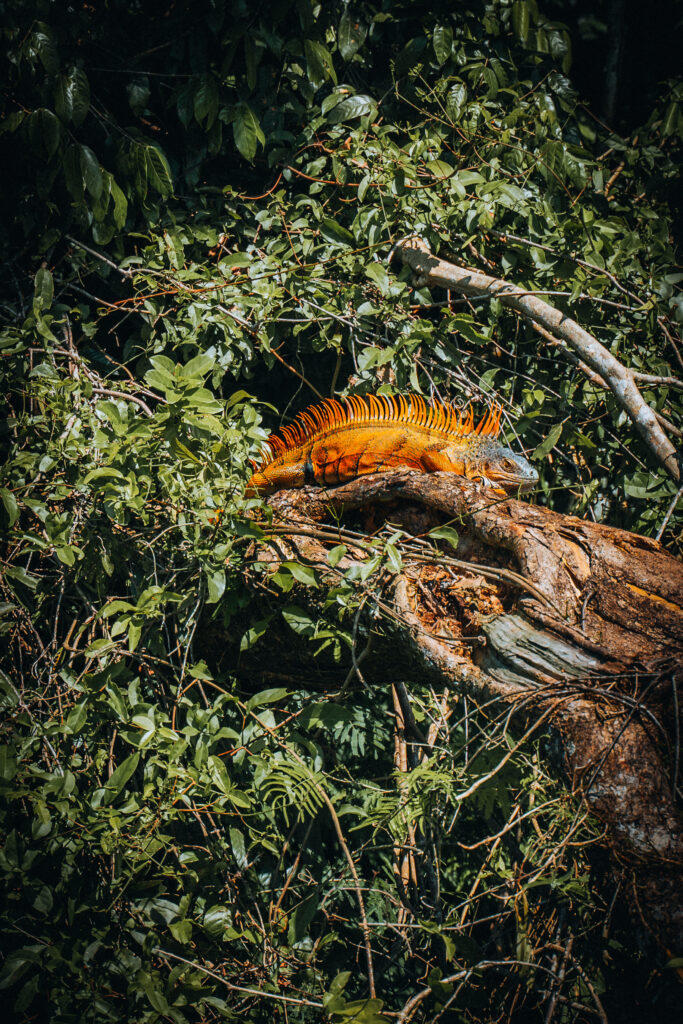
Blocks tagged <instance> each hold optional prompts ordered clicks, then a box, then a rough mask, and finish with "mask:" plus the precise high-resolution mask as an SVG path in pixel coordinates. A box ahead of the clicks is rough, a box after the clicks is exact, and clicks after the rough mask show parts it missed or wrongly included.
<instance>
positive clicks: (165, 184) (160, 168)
mask: <svg viewBox="0 0 683 1024" xmlns="http://www.w3.org/2000/svg"><path fill="white" fill-rule="evenodd" d="M145 153H146V154H147V180H148V181H149V183H150V185H152V187H153V188H155V189H156V190H157V192H158V193H159V195H162V196H169V195H171V193H172V192H173V178H172V176H171V168H170V167H169V166H168V161H167V159H166V157H165V155H164V154H163V153H162V151H161V150H160V149H158V148H157V147H156V146H147V147H146V149H145Z"/></svg>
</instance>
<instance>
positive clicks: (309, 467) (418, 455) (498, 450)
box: [246, 395, 538, 497]
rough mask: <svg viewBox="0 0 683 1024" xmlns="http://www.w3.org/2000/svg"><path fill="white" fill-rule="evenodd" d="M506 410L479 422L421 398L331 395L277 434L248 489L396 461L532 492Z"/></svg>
mask: <svg viewBox="0 0 683 1024" xmlns="http://www.w3.org/2000/svg"><path fill="white" fill-rule="evenodd" d="M501 413H502V409H501V407H500V406H493V407H492V408H491V409H490V410H489V411H488V412H487V413H486V414H485V415H484V417H483V418H482V420H481V421H480V423H479V424H478V425H477V426H476V427H475V426H474V414H473V412H472V409H471V408H469V409H468V410H467V412H465V413H463V412H462V411H459V410H457V409H455V408H453V407H452V406H448V405H444V404H443V403H442V402H437V401H433V402H427V401H426V400H425V399H424V398H423V397H422V396H421V395H407V396H405V395H397V396H394V397H389V396H384V395H382V396H376V395H368V396H366V397H360V396H358V395H351V396H350V397H349V398H346V399H345V400H344V402H343V403H342V402H339V401H337V400H336V399H334V398H328V399H325V401H324V402H322V403H321V404H320V405H313V406H310V407H309V408H308V409H305V410H304V411H303V412H300V413H299V414H298V416H297V419H296V421H295V422H294V423H293V424H291V425H290V426H287V427H282V429H281V430H280V432H279V434H271V436H270V437H269V438H268V441H267V445H266V451H265V452H264V457H263V460H262V462H261V464H260V465H258V466H257V465H256V464H254V469H255V471H254V474H253V476H252V477H251V480H250V481H249V483H248V485H247V490H246V494H247V496H248V497H252V496H255V495H257V494H261V495H263V494H270V493H272V492H273V491H277V490H281V489H283V488H288V487H303V486H304V484H318V485H320V486H324V487H335V486H337V485H339V484H343V483H346V482H348V481H349V480H354V479H355V478H356V477H359V476H364V475H365V474H367V473H381V472H384V471H387V470H389V469H394V468H396V467H397V466H408V467H410V468H411V469H418V470H421V471H422V472H424V473H433V472H436V471H446V472H451V473H457V474H458V475H459V476H465V477H468V478H469V479H470V480H477V481H479V482H481V483H483V484H485V485H487V486H489V487H492V488H493V489H494V490H495V491H496V492H497V493H499V494H508V493H514V492H516V491H528V490H531V489H532V488H533V487H534V486H535V485H536V483H537V482H538V473H537V472H536V470H535V469H534V468H533V467H532V466H530V465H529V463H528V462H527V460H526V459H525V458H524V457H523V456H521V455H516V454H515V453H514V452H513V451H511V450H510V449H509V448H506V447H505V446H504V445H502V444H501V443H500V442H499V441H498V440H497V437H498V434H499V433H500V418H501Z"/></svg>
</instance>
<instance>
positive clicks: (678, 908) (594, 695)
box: [258, 469, 683, 953]
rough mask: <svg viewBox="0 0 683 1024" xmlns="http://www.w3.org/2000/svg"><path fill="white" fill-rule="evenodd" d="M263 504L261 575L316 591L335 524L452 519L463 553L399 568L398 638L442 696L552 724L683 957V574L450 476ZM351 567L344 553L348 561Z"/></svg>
mask: <svg viewBox="0 0 683 1024" xmlns="http://www.w3.org/2000/svg"><path fill="white" fill-rule="evenodd" d="M269 500H270V504H271V506H272V508H273V514H274V518H273V525H272V528H271V529H272V533H273V535H277V540H276V541H269V542H267V543H266V544H264V546H263V547H262V549H261V550H260V551H259V553H258V558H259V561H270V562H271V563H272V564H273V565H274V566H275V565H276V564H277V563H278V562H279V561H280V560H282V559H283V558H292V557H295V558H298V559H300V560H302V561H304V562H307V563H308V564H312V565H314V566H316V567H317V569H318V570H319V572H320V574H321V576H322V578H323V579H326V578H328V577H329V576H330V572H331V570H330V567H329V563H328V560H327V550H328V549H329V547H332V546H334V544H335V543H338V541H336V540H334V539H332V533H331V536H330V541H329V543H328V542H327V541H326V539H325V531H324V530H322V531H321V529H320V524H323V523H325V522H327V521H328V520H329V518H330V516H331V515H334V516H335V517H337V516H339V515H340V514H342V515H343V514H344V513H346V512H351V511H353V510H358V509H369V508H376V507H377V506H379V505H383V504H384V505H386V504H387V503H392V509H391V518H392V521H394V522H395V521H401V517H402V516H403V520H402V521H403V523H404V525H407V524H412V526H413V529H412V531H411V532H413V533H423V532H424V531H425V530H428V529H429V528H430V527H431V526H434V525H436V522H437V521H444V520H447V521H452V520H455V521H456V522H455V525H456V527H457V530H458V533H459V535H460V540H459V543H458V549H457V551H456V552H454V553H453V552H452V549H449V550H448V551H446V549H444V552H443V555H441V554H439V552H436V551H434V549H433V548H431V551H430V548H429V547H423V549H422V551H423V554H422V556H421V557H419V558H418V557H417V556H416V557H415V559H414V560H413V559H412V556H411V553H410V552H411V551H414V550H415V548H412V547H410V546H409V548H408V549H407V552H406V554H404V558H403V572H402V573H401V574H400V575H399V576H398V577H393V582H392V583H391V584H388V587H390V589H388V590H387V592H386V593H385V594H384V595H383V602H384V603H385V605H386V606H388V607H390V608H391V609H392V616H391V618H392V620H393V629H394V630H395V632H396V634H397V636H398V637H399V638H400V640H401V643H402V645H403V646H404V649H405V650H406V651H408V652H409V653H410V656H411V657H412V659H413V660H414V661H417V662H418V663H419V665H420V666H421V668H422V669H423V670H426V671H428V672H429V673H430V674H431V675H433V676H436V677H438V678H439V680H440V681H441V683H442V684H446V685H448V686H450V687H452V688H458V689H461V690H464V691H467V692H470V693H473V694H477V695H481V696H482V697H485V698H491V697H496V698H498V699H500V700H502V701H506V702H509V704H510V705H513V706H514V705H517V706H519V708H520V713H522V714H524V716H525V717H526V719H530V718H532V719H533V717H534V716H537V717H542V718H543V719H544V720H546V721H548V722H550V723H551V724H552V726H553V727H554V729H555V730H556V731H557V733H558V734H559V736H560V737H561V739H562V747H563V752H564V759H565V767H566V772H567V775H568V778H569V780H570V783H571V785H572V787H573V788H574V789H575V790H576V791H577V792H580V793H581V794H582V796H583V798H584V799H585V800H586V801H587V803H588V804H589V806H590V807H591V809H592V810H593V811H594V812H595V814H596V815H597V816H599V817H600V819H601V820H602V821H603V822H604V824H605V827H606V833H607V837H608V842H609V845H610V848H611V851H612V854H613V862H614V866H615V871H617V872H619V873H621V874H622V876H623V875H625V876H627V879H628V883H629V886H628V887H626V888H628V891H629V893H630V896H631V899H630V901H629V902H630V906H631V909H632V911H633V913H634V915H635V917H636V918H637V919H638V920H639V921H640V922H641V923H643V924H645V925H646V926H647V928H648V929H649V930H650V932H651V933H652V935H653V936H654V937H655V939H656V940H657V941H658V942H659V943H660V944H661V945H662V946H663V947H664V948H665V949H666V950H668V951H670V952H677V953H681V952H683V832H682V830H681V820H680V817H679V814H678V812H677V810H676V807H675V800H674V794H675V780H674V781H673V782H672V777H671V776H672V765H673V766H676V767H675V768H674V769H673V770H674V771H676V770H677V765H678V755H677V752H676V751H677V744H678V734H679V730H678V728H677V725H676V722H675V721H674V719H675V717H676V715H677V713H678V710H677V709H678V701H677V699H676V695H675V686H676V667H677V664H678V662H679V661H680V655H681V650H682V648H683V564H681V562H679V561H678V560H677V559H675V558H673V557H672V556H671V555H669V554H667V552H666V551H664V550H663V548H662V547H661V545H660V544H659V543H658V542H656V541H652V540H649V539H648V538H646V537H640V536H637V535H635V534H631V533H628V532H626V531H624V530H619V529H614V528H611V527H608V526H603V525H601V524H597V523H590V522H585V521H583V520H580V519H576V518H574V517H572V516H564V515H560V514H558V513H555V512H552V511H549V510H548V509H543V508H538V507H535V506H532V505H528V504H526V503H524V502H521V501H517V500H515V499H512V498H504V499H501V498H499V497H496V496H493V495H492V494H491V492H490V491H486V490H483V489H482V488H480V487H479V486H477V485H475V484H473V483H471V482H470V481H468V480H465V479H463V478H461V477H457V476H454V475H453V474H449V473H433V474H429V475H423V474H421V473H418V472H415V471H412V470H403V469H401V470H396V471H393V472H391V473H386V474H381V475H380V474H376V475H372V476H365V477H361V478H359V479H358V480H355V481H353V482H352V483H349V484H346V485H344V486H342V487H338V488H336V489H334V490H331V491H324V492H323V491H321V490H319V489H316V488H304V489H302V490H300V491H282V492H280V493H279V494H275V495H273V496H272V497H271V498H270V499H269ZM415 506H419V508H418V509H416V507H415ZM420 517H422V519H420ZM430 517H431V518H430ZM437 517H438V519H437ZM416 523H418V525H419V528H417V529H416V528H415V524H416ZM446 547H448V546H447V545H446ZM453 554H454V555H455V558H453V557H450V556H451V555H453ZM425 556H427V557H425ZM358 557H362V554H359V553H358V552H354V551H353V550H349V552H348V555H347V560H353V559H354V558H355V559H357V558H358ZM474 635H476V636H478V637H479V643H478V644H473V643H472V642H471V638H472V637H473V636H474ZM672 750H674V754H673V756H669V755H671V751H672ZM667 761H670V762H671V764H668V763H667ZM626 888H625V889H624V890H622V891H626Z"/></svg>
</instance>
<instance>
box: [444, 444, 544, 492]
mask: <svg viewBox="0 0 683 1024" xmlns="http://www.w3.org/2000/svg"><path fill="white" fill-rule="evenodd" d="M440 456H441V460H443V459H447V460H448V461H449V462H450V463H451V465H452V468H453V472H455V473H460V474H461V475H462V476H466V477H468V478H469V479H470V480H475V481H477V482H478V483H482V484H483V485H484V486H485V487H491V488H492V489H493V490H495V491H496V492H497V493H498V494H516V493H517V492H522V493H524V492H526V491H531V490H533V488H534V487H535V486H536V484H537V483H538V473H537V472H536V470H535V469H534V467H533V466H532V465H531V464H530V463H529V462H527V460H526V459H525V458H524V456H523V455H517V454H516V453H515V452H513V451H512V449H511V448H506V447H505V446H504V445H502V444H500V442H498V441H496V440H495V438H492V437H487V436H485V435H484V436H481V435H477V434H470V435H469V436H467V437H464V438H461V439H458V441H456V442H455V443H454V444H452V445H446V446H445V447H444V448H442V450H441V452H440ZM439 468H441V469H446V466H444V465H443V463H442V465H441V466H439ZM449 468H450V467H449Z"/></svg>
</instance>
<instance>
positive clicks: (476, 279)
mask: <svg viewBox="0 0 683 1024" xmlns="http://www.w3.org/2000/svg"><path fill="white" fill-rule="evenodd" d="M394 255H395V256H398V257H399V258H400V259H401V260H402V262H403V263H405V264H406V265H407V266H409V267H410V268H411V269H412V270H413V271H414V273H415V275H416V279H417V281H416V283H417V285H418V286H419V287H423V286H424V285H438V286H439V287H441V288H446V289H448V290H451V291H456V292H460V293H461V294H463V295H469V296H489V297H491V298H497V299H500V301H501V302H502V303H503V305H505V306H510V307H511V308H512V309H515V310H517V312H518V313H521V314H522V315H523V316H526V317H528V318H529V319H530V320H533V321H534V323H536V324H539V325H540V326H541V327H543V328H544V329H545V330H546V331H549V332H550V333H551V334H553V336H555V337H556V338H559V339H561V340H562V341H564V342H566V343H567V345H569V347H570V348H571V349H572V350H573V351H574V352H575V353H576V354H577V355H578V356H579V358H580V359H581V360H582V361H583V362H585V363H586V365H587V366H589V367H590V369H591V370H593V371H594V372H595V373H597V374H599V375H600V376H601V377H602V379H603V380H604V381H605V382H606V383H607V385H608V387H609V389H610V391H612V393H613V394H614V396H615V397H616V399H617V401H618V403H619V405H620V406H621V408H622V409H623V410H624V411H625V412H626V413H627V415H628V416H629V417H630V419H631V420H632V421H633V423H634V425H635V427H636V429H637V430H638V432H639V433H640V435H641V437H642V438H643V440H644V441H645V444H646V445H647V446H648V448H649V449H650V451H651V452H652V453H653V455H654V456H655V458H656V459H657V461H658V462H659V463H660V465H661V466H663V467H664V468H665V470H666V471H667V473H669V475H670V476H671V477H672V478H673V479H674V480H675V481H676V482H678V481H679V480H680V469H679V466H678V459H677V455H676V449H675V448H674V446H673V445H672V444H671V442H670V440H669V438H668V437H667V436H666V434H665V433H664V430H663V429H662V427H661V425H660V423H659V421H658V420H657V417H656V415H655V413H654V412H653V410H652V409H651V408H650V406H649V405H648V404H647V403H646V402H645V400H644V398H643V396H642V395H641V393H640V391H639V390H638V387H637V385H636V383H635V380H634V377H633V374H632V372H631V371H630V370H629V369H627V368H626V367H625V366H622V364H621V363H620V362H619V360H618V359H615V357H614V356H613V355H612V353H611V352H609V351H608V349H606V348H605V346H604V345H602V344H600V342H599V341H597V339H596V338H594V337H593V336H592V335H591V334H589V333H588V331H586V330H584V328H583V327H581V326H580V325H579V324H577V323H576V321H575V320H572V319H571V318H570V317H567V316H565V314H564V313H561V312H560V311H559V310H557V309H555V308H554V307H553V306H551V305H549V304H548V303H547V302H544V301H543V300H542V299H539V298H538V297H537V296H536V295H530V294H529V293H528V292H526V291H525V290H524V289H522V288H518V287H517V286H516V285H513V284H510V283H509V282H507V281H503V280H501V279H500V278H496V277H491V276H490V275H488V274H484V273H482V272H481V271H478V270H472V269H469V268H466V267H459V266H457V265H456V264H454V263H449V262H447V261H446V260H441V259H438V258H437V257H436V256H432V254H431V253H430V251H429V248H428V246H427V244H426V243H425V242H423V241H422V240H421V239H419V238H415V237H413V238H408V239H405V240H404V241H402V242H398V243H397V244H396V245H395V246H394V247H393V249H392V251H391V254H390V258H391V257H392V256H394Z"/></svg>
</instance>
